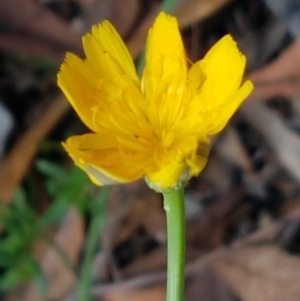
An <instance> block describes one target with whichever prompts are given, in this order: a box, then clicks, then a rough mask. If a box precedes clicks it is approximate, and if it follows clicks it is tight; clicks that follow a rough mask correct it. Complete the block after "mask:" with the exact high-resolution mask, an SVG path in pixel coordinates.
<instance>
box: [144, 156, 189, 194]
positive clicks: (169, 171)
mask: <svg viewBox="0 0 300 301" xmlns="http://www.w3.org/2000/svg"><path fill="white" fill-rule="evenodd" d="M185 169H186V164H185V162H184V161H180V160H176V159H175V158H174V160H173V161H172V162H170V163H169V164H167V165H161V166H160V167H159V169H158V170H156V171H154V172H150V173H147V174H146V178H147V181H150V182H152V183H153V184H154V186H156V187H159V188H160V189H162V190H163V189H168V188H173V187H175V186H176V185H177V184H178V183H179V182H180V179H181V176H182V175H183V174H184V172H185Z"/></svg>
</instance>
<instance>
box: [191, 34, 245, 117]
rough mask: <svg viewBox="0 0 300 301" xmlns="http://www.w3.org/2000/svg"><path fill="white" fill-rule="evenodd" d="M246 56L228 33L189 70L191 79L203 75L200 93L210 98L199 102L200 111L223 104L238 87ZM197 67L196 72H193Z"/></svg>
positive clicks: (194, 79) (193, 79)
mask: <svg viewBox="0 0 300 301" xmlns="http://www.w3.org/2000/svg"><path fill="white" fill-rule="evenodd" d="M245 64H246V58H245V56H244V55H243V54H241V53H240V51H239V49H238V48H237V45H236V42H234V41H233V39H232V37H231V36H230V35H226V36H224V37H223V38H222V39H221V40H219V41H218V42H217V43H216V44H215V45H214V46H213V47H212V48H211V49H210V50H209V51H208V53H207V54H206V56H205V57H204V59H203V60H201V61H199V62H197V63H196V64H195V66H193V67H192V68H191V69H190V71H189V75H188V76H189V78H190V80H191V81H194V82H195V81H196V77H199V72H201V74H202V75H201V77H202V78H203V77H204V80H203V82H202V85H201V86H200V87H199V89H200V91H201V93H202V94H206V95H209V97H210V100H209V101H206V102H203V101H202V102H201V104H200V105H201V106H202V111H208V110H211V109H213V108H217V107H220V106H224V104H225V103H224V102H226V101H227V99H228V97H231V96H233V94H234V93H235V92H236V91H237V89H238V88H239V86H240V84H241V81H242V78H243V73H244V70H245ZM195 69H198V72H195Z"/></svg>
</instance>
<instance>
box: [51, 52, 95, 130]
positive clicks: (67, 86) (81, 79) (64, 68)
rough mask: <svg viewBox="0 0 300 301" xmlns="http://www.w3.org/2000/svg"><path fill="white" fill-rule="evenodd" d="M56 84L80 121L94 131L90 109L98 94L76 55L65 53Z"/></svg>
mask: <svg viewBox="0 0 300 301" xmlns="http://www.w3.org/2000/svg"><path fill="white" fill-rule="evenodd" d="M57 83H58V86H59V87H60V88H61V90H62V91H63V93H64V94H65V96H66V97H67V99H68V100H69V102H70V104H71V105H72V106H73V108H74V109H75V111H76V113H77V114H78V115H79V117H80V119H81V120H82V121H83V122H84V123H85V124H86V126H88V127H89V128H90V129H91V130H93V131H95V130H96V128H95V125H94V123H93V112H92V110H91V108H92V107H94V106H96V105H97V104H98V102H97V98H96V97H97V95H98V92H97V89H96V87H97V86H96V83H95V79H94V76H93V75H92V73H91V70H90V69H89V68H88V66H87V65H86V64H85V63H84V62H83V61H82V60H81V59H80V58H78V57H77V56H76V55H74V54H72V53H67V55H66V58H65V61H64V63H63V64H62V65H61V67H60V71H59V73H58V75H57Z"/></svg>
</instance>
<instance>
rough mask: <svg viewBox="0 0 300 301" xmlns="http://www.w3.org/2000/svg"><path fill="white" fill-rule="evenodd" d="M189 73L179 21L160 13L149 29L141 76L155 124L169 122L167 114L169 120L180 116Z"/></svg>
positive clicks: (150, 114) (150, 113)
mask: <svg viewBox="0 0 300 301" xmlns="http://www.w3.org/2000/svg"><path fill="white" fill-rule="evenodd" d="M186 73H187V61H186V56H185V50H184V47H183V43H182V39H181V36H180V31H179V28H178V23H177V20H176V18H174V17H171V16H168V15H166V14H165V13H160V14H159V15H158V17H157V18H156V20H155V23H154V25H153V27H152V28H151V29H150V30H149V34H148V39H147V45H146V65H145V69H144V73H143V77H142V89H143V91H144V94H145V97H146V100H147V101H148V102H149V103H150V107H149V116H150V118H153V119H154V120H152V122H153V123H154V125H155V123H157V124H161V123H167V121H166V120H165V118H167V116H168V118H169V119H170V122H172V121H173V120H174V119H175V118H176V117H177V115H178V113H179V112H180V109H181V106H182V102H183V100H184V96H185V84H186ZM167 112H168V113H167ZM157 113H158V114H157ZM155 117H156V118H157V119H155Z"/></svg>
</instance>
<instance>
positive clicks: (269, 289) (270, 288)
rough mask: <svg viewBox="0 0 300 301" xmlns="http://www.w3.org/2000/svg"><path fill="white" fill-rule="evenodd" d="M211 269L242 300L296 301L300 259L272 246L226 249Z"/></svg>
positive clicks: (298, 293) (298, 294)
mask: <svg viewBox="0 0 300 301" xmlns="http://www.w3.org/2000/svg"><path fill="white" fill-rule="evenodd" d="M215 267H216V269H217V271H218V273H219V274H220V275H221V276H222V278H223V281H225V282H226V283H228V285H229V286H230V287H231V288H232V290H233V291H235V292H236V294H237V295H238V296H239V297H240V298H241V299H242V300H245V301H257V300H264V301H282V300H285V301H297V300H299V296H300V278H299V273H300V272H299V271H300V258H299V256H295V255H291V254H288V253H287V252H285V251H284V250H282V249H280V248H279V247H278V246H276V245H263V246H260V245H257V246H255V245H248V246H247V245H245V246H244V247H243V248H239V249H236V250H234V249H230V248H229V249H228V250H226V252H225V253H224V254H223V256H222V257H221V258H219V260H218V261H217V262H215Z"/></svg>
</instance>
